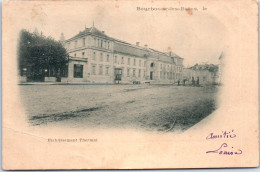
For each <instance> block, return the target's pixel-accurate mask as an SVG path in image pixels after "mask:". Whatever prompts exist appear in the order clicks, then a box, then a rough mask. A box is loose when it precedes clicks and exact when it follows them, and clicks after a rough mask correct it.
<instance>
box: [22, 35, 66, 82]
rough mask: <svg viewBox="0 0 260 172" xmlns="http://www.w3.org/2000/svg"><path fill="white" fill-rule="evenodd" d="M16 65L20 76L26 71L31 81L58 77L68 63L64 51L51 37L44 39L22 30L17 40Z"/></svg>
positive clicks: (41, 36)
mask: <svg viewBox="0 0 260 172" xmlns="http://www.w3.org/2000/svg"><path fill="white" fill-rule="evenodd" d="M18 62H19V63H18V64H19V71H20V74H21V75H23V72H24V69H27V74H26V75H27V77H28V78H29V79H32V80H37V79H39V78H44V76H46V75H47V76H50V72H51V71H52V74H51V75H52V76H55V77H60V75H61V72H62V70H64V69H65V67H66V64H67V62H68V54H67V52H66V49H65V48H64V47H63V46H62V44H61V43H60V42H58V41H55V40H54V39H52V38H51V37H48V38H46V37H45V36H43V35H39V34H37V33H36V32H35V33H30V32H28V31H26V30H22V31H21V33H20V40H19V51H18Z"/></svg>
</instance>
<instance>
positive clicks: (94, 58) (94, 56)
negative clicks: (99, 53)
mask: <svg viewBox="0 0 260 172" xmlns="http://www.w3.org/2000/svg"><path fill="white" fill-rule="evenodd" d="M92 60H96V52H93V57H92Z"/></svg>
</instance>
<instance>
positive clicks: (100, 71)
mask: <svg viewBox="0 0 260 172" xmlns="http://www.w3.org/2000/svg"><path fill="white" fill-rule="evenodd" d="M98 74H99V75H103V66H102V65H100V66H99V73H98Z"/></svg>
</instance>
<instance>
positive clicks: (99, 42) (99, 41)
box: [98, 39, 100, 47]
mask: <svg viewBox="0 0 260 172" xmlns="http://www.w3.org/2000/svg"><path fill="white" fill-rule="evenodd" d="M98 47H100V40H99V39H98Z"/></svg>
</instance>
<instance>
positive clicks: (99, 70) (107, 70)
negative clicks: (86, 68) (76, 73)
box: [91, 64, 110, 75]
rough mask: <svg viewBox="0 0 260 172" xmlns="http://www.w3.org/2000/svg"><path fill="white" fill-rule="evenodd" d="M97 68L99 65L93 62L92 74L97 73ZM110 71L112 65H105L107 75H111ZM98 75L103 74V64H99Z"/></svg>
mask: <svg viewBox="0 0 260 172" xmlns="http://www.w3.org/2000/svg"><path fill="white" fill-rule="evenodd" d="M96 68H97V65H95V64H93V65H92V69H91V74H92V75H96V74H97V73H96ZM109 73H110V67H109V66H105V75H109ZM98 75H103V65H99V66H98Z"/></svg>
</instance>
